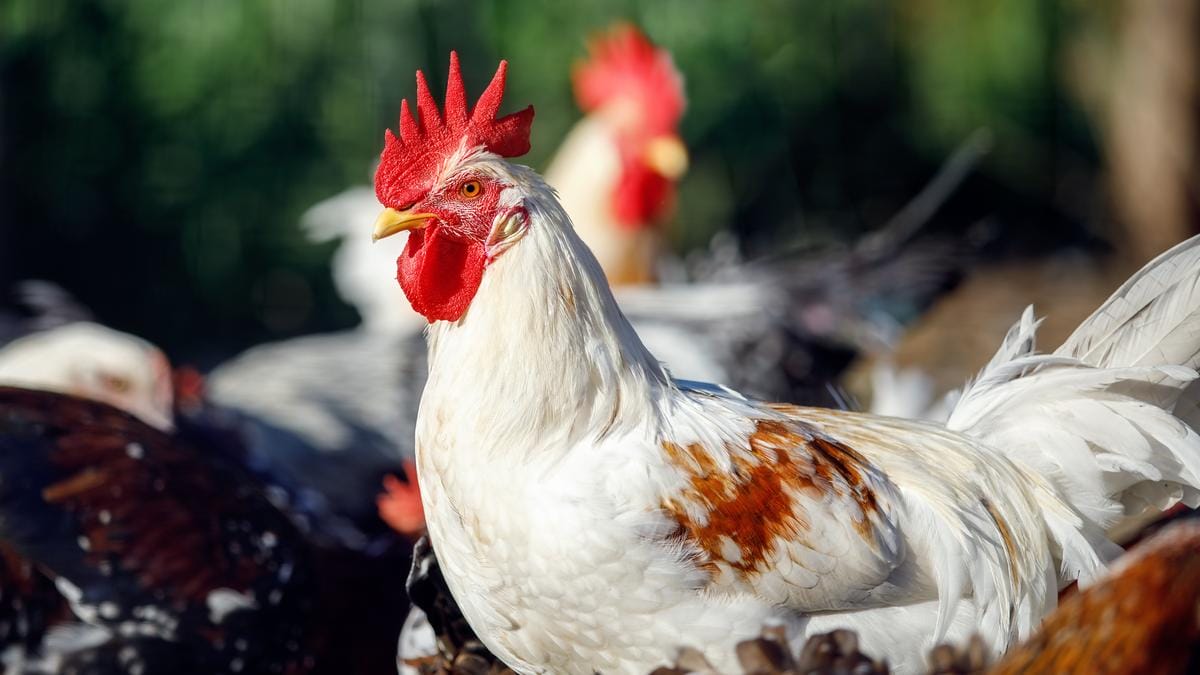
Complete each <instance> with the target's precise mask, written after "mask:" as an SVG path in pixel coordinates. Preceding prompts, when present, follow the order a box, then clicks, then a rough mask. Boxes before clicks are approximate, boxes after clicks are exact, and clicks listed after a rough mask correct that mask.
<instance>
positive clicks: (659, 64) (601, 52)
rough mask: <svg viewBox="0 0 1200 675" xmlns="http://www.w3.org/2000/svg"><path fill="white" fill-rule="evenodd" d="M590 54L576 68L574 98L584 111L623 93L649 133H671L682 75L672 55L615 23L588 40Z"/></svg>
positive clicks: (679, 111) (679, 107) (678, 114)
mask: <svg viewBox="0 0 1200 675" xmlns="http://www.w3.org/2000/svg"><path fill="white" fill-rule="evenodd" d="M588 52H589V58H588V60H587V61H584V62H582V63H579V64H577V65H576V66H575V69H574V72H573V73H572V75H573V80H574V84H575V100H576V101H577V102H578V103H579V107H580V108H582V109H583V111H584V112H591V111H592V110H595V109H596V108H599V107H601V106H603V105H605V104H607V103H609V102H610V101H613V100H617V99H620V98H621V97H628V98H629V99H630V100H632V101H633V102H635V103H636V104H637V105H638V107H639V108H640V110H641V116H642V117H641V121H642V124H643V125H645V128H646V131H647V132H648V133H652V134H658V133H666V132H673V131H674V130H675V127H676V126H678V124H679V120H680V118H682V117H683V109H684V107H685V105H686V100H685V98H684V93H683V76H682V75H680V74H679V71H678V70H676V68H675V62H674V61H673V60H672V59H671V54H670V53H668V52H667V50H665V49H661V48H659V47H656V46H655V45H654V43H652V42H650V40H649V38H647V37H646V35H645V34H643V33H642V32H641V31H640V30H638V28H637V27H636V26H634V25H633V24H630V23H619V24H617V25H615V26H613V27H612V28H611V29H609V30H608V31H606V32H605V33H603V34H601V35H599V36H597V37H595V38H593V39H592V40H590V41H589V43H588Z"/></svg>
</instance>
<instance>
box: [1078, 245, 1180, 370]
mask: <svg viewBox="0 0 1200 675" xmlns="http://www.w3.org/2000/svg"><path fill="white" fill-rule="evenodd" d="M1055 353H1056V354H1058V355H1060V356H1069V357H1072V358H1076V359H1079V360H1080V361H1082V362H1083V363H1086V364H1088V365H1093V366H1100V367H1106V368H1111V367H1120V366H1140V365H1166V364H1171V365H1179V366H1187V367H1189V368H1192V369H1193V370H1194V369H1196V368H1197V367H1200V237H1193V238H1191V239H1189V240H1187V241H1185V242H1183V243H1181V244H1179V245H1178V246H1175V247H1174V248H1172V249H1171V250H1169V251H1167V252H1166V253H1163V254H1162V255H1160V256H1159V257H1158V258H1156V259H1154V260H1153V261H1151V262H1150V263H1149V264H1148V265H1146V266H1145V267H1144V268H1142V269H1141V270H1140V271H1139V272H1137V273H1136V274H1134V275H1133V276H1132V277H1130V278H1129V280H1128V281H1126V282H1125V284H1124V285H1122V286H1121V288H1119V289H1117V292H1116V293H1113V295H1112V297H1110V298H1109V299H1108V300H1107V301H1106V302H1105V303H1104V304H1103V305H1101V306H1100V308H1099V309H1097V310H1096V311H1095V312H1093V313H1092V315H1091V316H1090V317H1088V319H1087V320H1086V321H1084V322H1083V323H1082V324H1080V326H1079V328H1077V329H1075V332H1074V333H1072V334H1071V337H1069V338H1067V340H1066V341H1065V342H1064V343H1063V344H1062V346H1061V347H1059V348H1058V350H1057V351H1056V352H1055Z"/></svg>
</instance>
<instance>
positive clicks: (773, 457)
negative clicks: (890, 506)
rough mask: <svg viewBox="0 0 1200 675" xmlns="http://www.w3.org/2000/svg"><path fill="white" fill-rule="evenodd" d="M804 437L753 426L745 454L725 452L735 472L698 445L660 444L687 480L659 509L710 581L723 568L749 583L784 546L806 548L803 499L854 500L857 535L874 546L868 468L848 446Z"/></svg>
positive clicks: (781, 427)
mask: <svg viewBox="0 0 1200 675" xmlns="http://www.w3.org/2000/svg"><path fill="white" fill-rule="evenodd" d="M807 431H808V430H807V429H806V428H804V427H802V426H800V425H798V424H791V423H788V422H786V421H781V420H765V419H760V420H756V421H755V428H754V431H753V433H751V434H750V436H749V437H748V439H747V445H748V447H729V448H726V449H727V450H728V452H729V456H730V458H731V460H732V470H726V469H725V468H723V467H721V466H720V465H718V463H717V461H716V460H715V459H714V455H713V453H711V452H710V451H709V450H707V449H706V448H705V447H704V446H702V445H699V444H691V445H688V446H681V445H679V444H677V443H674V442H671V441H663V443H662V447H663V450H664V452H665V454H666V457H667V459H668V461H669V462H670V463H671V465H673V466H674V467H675V468H677V469H679V470H680V471H682V472H683V473H684V474H685V475H686V476H687V480H688V485H687V487H686V488H685V489H684V490H683V491H682V492H681V493H680V494H679V495H678V496H676V497H674V498H670V499H667V500H665V501H664V502H663V505H662V506H663V510H664V511H666V512H667V514H668V515H670V517H671V518H672V519H673V520H674V521H675V522H676V523H677V525H678V526H679V528H678V533H679V536H681V537H683V538H684V539H686V540H687V541H689V542H691V543H692V544H694V546H695V548H696V549H698V550H699V552H700V553H701V555H702V559H701V560H700V561H699V564H700V566H701V567H702V568H703V569H705V570H706V571H708V572H709V574H710V575H714V576H715V575H716V574H717V572H718V571H719V569H720V567H719V565H718V563H719V562H723V563H725V564H727V565H728V566H729V567H730V568H731V569H732V570H733V571H734V573H735V574H736V575H737V576H738V577H740V578H743V579H745V578H748V577H750V576H753V575H754V574H756V573H757V572H758V571H759V570H760V568H761V567H762V565H763V563H764V562H765V561H766V560H767V559H768V558H769V557H770V556H771V554H772V552H773V551H775V550H776V549H777V548H778V547H780V546H781V545H783V544H785V543H787V542H800V543H803V542H804V538H805V536H806V533H807V532H808V531H809V530H810V526H811V521H810V517H811V516H810V514H809V513H807V511H806V510H805V508H804V504H803V503H802V501H803V500H809V501H812V502H819V501H822V500H825V499H828V498H843V499H844V498H849V499H851V500H852V501H853V502H854V503H855V504H856V505H857V506H858V509H859V511H860V513H859V514H857V516H856V517H855V518H854V527H855V530H856V531H857V532H858V533H859V535H860V536H862V537H863V538H864V539H866V540H868V541H869V542H872V543H874V535H873V533H872V524H871V520H872V516H873V515H875V514H877V513H878V512H879V509H880V506H879V503H878V500H877V498H876V495H875V492H874V490H873V489H872V488H871V486H870V484H869V483H868V482H867V480H866V475H867V473H868V471H869V470H870V465H869V463H868V462H867V461H866V459H865V458H863V457H862V455H860V454H859V453H857V452H855V451H854V450H853V449H852V448H850V447H849V446H846V445H845V444H843V443H840V442H838V441H834V440H832V439H828V438H823V437H818V436H814V435H812V434H811V433H807Z"/></svg>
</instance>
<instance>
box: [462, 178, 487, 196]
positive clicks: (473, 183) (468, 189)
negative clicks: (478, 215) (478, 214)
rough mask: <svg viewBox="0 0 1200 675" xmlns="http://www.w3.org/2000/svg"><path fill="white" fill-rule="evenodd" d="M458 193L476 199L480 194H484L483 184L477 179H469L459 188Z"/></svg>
mask: <svg viewBox="0 0 1200 675" xmlns="http://www.w3.org/2000/svg"><path fill="white" fill-rule="evenodd" d="M458 193H459V194H460V195H462V196H463V198H464V199H475V198H476V197H478V196H479V195H481V194H483V185H481V184H480V182H479V181H477V180H469V181H467V182H465V183H463V184H462V187H460V188H458Z"/></svg>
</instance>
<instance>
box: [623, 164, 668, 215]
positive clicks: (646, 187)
mask: <svg viewBox="0 0 1200 675" xmlns="http://www.w3.org/2000/svg"><path fill="white" fill-rule="evenodd" d="M674 196H675V185H674V184H673V183H672V182H671V180H670V179H668V178H666V177H665V176H663V175H662V174H659V173H657V172H655V171H654V170H652V169H651V168H650V167H648V166H646V165H645V163H644V162H640V161H627V162H625V166H623V167H622V169H621V175H620V177H619V178H618V179H617V185H616V187H615V189H614V190H613V195H612V209H613V215H614V216H616V218H617V222H618V223H620V224H621V225H623V226H624V227H626V228H628V229H631V230H639V229H643V228H649V227H653V226H654V225H655V224H657V222H658V221H659V220H661V219H662V218H663V217H664V216H666V214H667V212H668V211H669V210H670V208H671V206H672V203H673V201H674Z"/></svg>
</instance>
